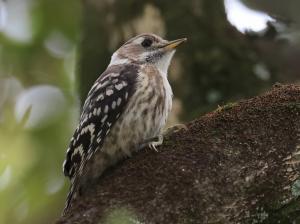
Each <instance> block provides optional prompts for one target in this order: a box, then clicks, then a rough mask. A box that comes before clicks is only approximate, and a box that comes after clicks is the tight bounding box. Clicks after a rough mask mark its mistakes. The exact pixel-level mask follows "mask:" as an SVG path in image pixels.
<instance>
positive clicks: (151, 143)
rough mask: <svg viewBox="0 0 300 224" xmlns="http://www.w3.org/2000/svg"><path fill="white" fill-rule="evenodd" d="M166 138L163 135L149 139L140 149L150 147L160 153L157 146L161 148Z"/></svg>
mask: <svg viewBox="0 0 300 224" xmlns="http://www.w3.org/2000/svg"><path fill="white" fill-rule="evenodd" d="M163 140H164V137H163V135H158V136H156V137H153V138H150V139H147V140H146V141H144V142H143V143H142V144H141V145H140V149H141V148H144V147H146V146H148V147H149V148H150V149H152V150H154V151H156V152H158V150H157V146H160V145H161V144H162V143H163Z"/></svg>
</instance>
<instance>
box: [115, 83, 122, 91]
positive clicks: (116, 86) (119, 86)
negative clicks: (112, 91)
mask: <svg viewBox="0 0 300 224" xmlns="http://www.w3.org/2000/svg"><path fill="white" fill-rule="evenodd" d="M115 88H116V89H117V90H121V89H122V88H123V84H122V83H119V84H117V85H115Z"/></svg>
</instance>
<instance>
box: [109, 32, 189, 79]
mask: <svg viewBox="0 0 300 224" xmlns="http://www.w3.org/2000/svg"><path fill="white" fill-rule="evenodd" d="M186 40H187V39H186V38H182V39H177V40H173V41H167V40H164V39H162V38H161V37H159V36H157V35H155V34H141V35H138V36H136V37H134V38H132V39H130V40H128V41H127V42H126V43H125V44H123V45H122V46H121V47H120V48H119V49H118V50H117V51H116V52H115V53H114V54H113V56H112V58H111V64H121V63H130V62H134V63H138V64H145V63H151V64H153V65H155V66H156V67H157V68H158V69H159V70H161V71H162V72H165V73H166V72H167V69H168V67H169V65H170V61H171V59H172V57H173V55H174V53H175V50H176V47H177V46H179V45H180V44H181V43H183V42H185V41H186Z"/></svg>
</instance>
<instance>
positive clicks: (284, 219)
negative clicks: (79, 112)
mask: <svg viewBox="0 0 300 224" xmlns="http://www.w3.org/2000/svg"><path fill="white" fill-rule="evenodd" d="M187 126H188V130H182V131H180V132H178V133H175V134H173V135H172V136H170V137H169V138H168V139H166V140H165V142H164V144H163V146H161V147H159V152H158V153H157V152H155V151H151V150H147V149H145V150H142V151H140V152H138V153H137V154H136V155H134V156H133V157H132V158H129V159H126V160H125V161H124V162H121V163H119V164H117V165H116V166H115V167H114V168H112V169H111V170H109V171H107V172H106V173H105V175H104V176H103V177H102V178H101V179H100V180H99V183H98V184H97V185H96V186H91V189H90V191H89V192H88V193H87V194H86V195H85V196H83V197H82V198H80V199H79V200H77V201H76V202H75V204H74V205H73V208H72V209H71V210H70V212H69V213H68V214H66V216H64V217H61V218H60V220H58V221H57V223H59V224H63V223H64V224H67V223H73V224H74V223H103V222H107V223H112V220H116V219H121V220H122V222H121V223H275V222H276V223H278V221H280V223H292V222H293V221H296V222H297V221H300V212H299V211H300V203H299V201H300V199H299V195H300V178H299V169H300V165H299V164H300V86H296V85H277V86H275V87H274V88H273V89H272V90H271V91H270V92H268V93H266V94H264V95H262V96H258V97H255V98H252V99H249V100H243V101H241V102H239V103H235V104H229V105H225V106H223V107H220V108H218V109H217V110H216V111H214V112H211V113H209V114H207V115H205V116H203V117H201V118H200V119H198V120H195V121H193V122H190V123H189V124H187ZM137 220H138V221H139V222H138V221H137Z"/></svg>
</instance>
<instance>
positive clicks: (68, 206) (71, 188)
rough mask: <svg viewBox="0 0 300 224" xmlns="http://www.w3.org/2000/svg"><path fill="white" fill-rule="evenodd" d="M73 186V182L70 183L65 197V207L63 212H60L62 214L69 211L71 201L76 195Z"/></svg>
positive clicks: (75, 189)
mask: <svg viewBox="0 0 300 224" xmlns="http://www.w3.org/2000/svg"><path fill="white" fill-rule="evenodd" d="M75 186H76V185H74V183H72V184H71V187H70V190H69V193H68V196H67V199H66V204H65V208H64V210H63V213H62V214H63V215H65V214H66V213H67V212H68V211H69V209H70V208H71V205H72V203H73V201H74V200H75V198H76V197H77V188H76V187H75Z"/></svg>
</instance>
